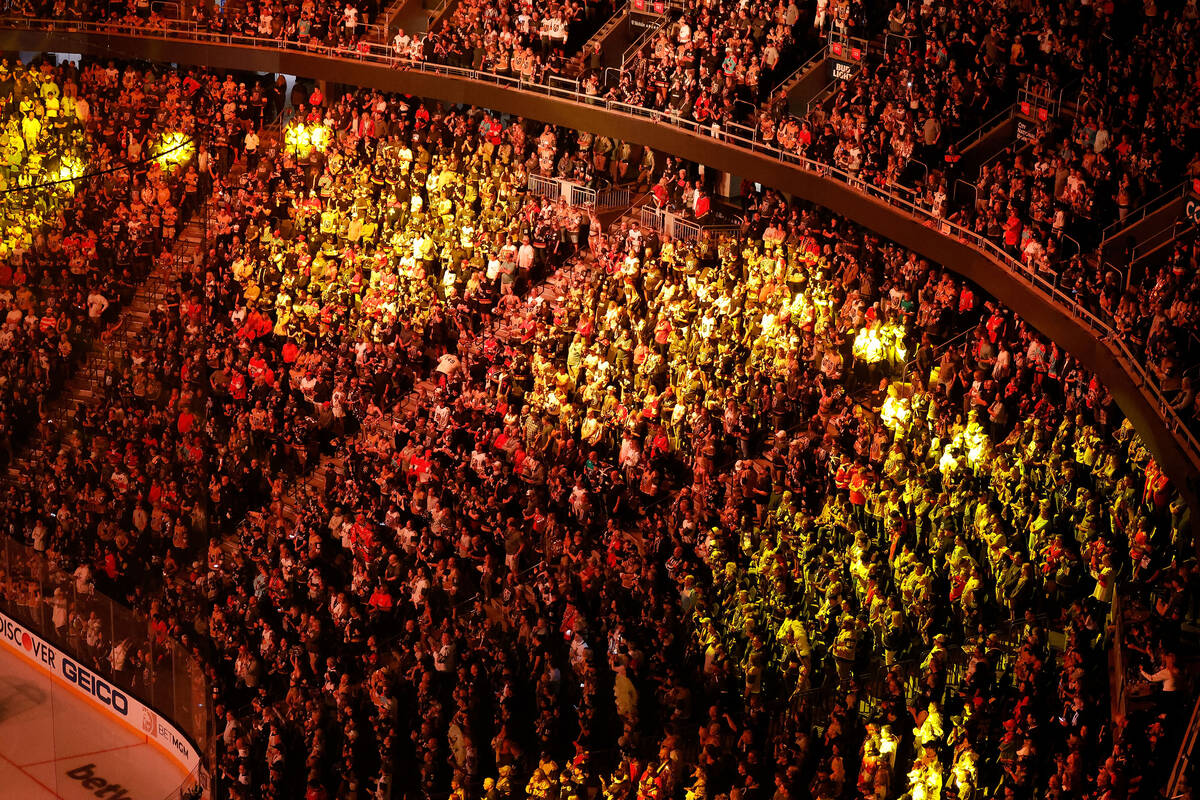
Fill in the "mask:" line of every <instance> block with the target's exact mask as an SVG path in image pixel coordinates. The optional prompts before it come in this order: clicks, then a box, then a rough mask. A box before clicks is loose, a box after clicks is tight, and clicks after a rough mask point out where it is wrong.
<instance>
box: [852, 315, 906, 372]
mask: <svg viewBox="0 0 1200 800" xmlns="http://www.w3.org/2000/svg"><path fill="white" fill-rule="evenodd" d="M904 334H905V330H904V326H903V325H896V324H893V323H890V322H888V323H883V324H879V325H870V326H867V327H865V328H862V329H861V330H859V332H858V334H857V335H856V336H855V337H854V345H853V351H854V357H855V358H857V359H858V360H859V361H865V362H866V363H868V364H877V363H879V362H880V361H883V360H884V359H885V358H887V357H888V356H889V353H890V354H891V355H892V356H893V357H894V358H895V360H897V361H903V360H904V358H905V357H906V356H907V355H908V350H907V348H905V346H904Z"/></svg>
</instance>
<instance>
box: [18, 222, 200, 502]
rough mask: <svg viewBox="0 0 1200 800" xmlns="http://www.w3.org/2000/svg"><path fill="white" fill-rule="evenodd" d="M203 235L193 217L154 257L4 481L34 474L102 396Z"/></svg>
mask: <svg viewBox="0 0 1200 800" xmlns="http://www.w3.org/2000/svg"><path fill="white" fill-rule="evenodd" d="M202 236H203V227H202V226H201V225H200V223H199V222H197V221H196V220H195V218H194V217H193V219H191V220H189V221H188V222H187V223H186V224H185V225H184V226H183V228H182V229H181V230H180V232H179V234H178V235H177V237H176V239H175V241H174V242H173V243H172V247H171V248H170V249H169V250H167V251H165V252H164V253H163V254H161V255H160V256H159V257H158V258H157V259H155V263H154V267H153V268H152V269H151V271H150V273H149V274H148V275H146V277H145V278H144V279H143V280H142V282H141V283H140V284H139V285H138V288H137V290H136V291H135V293H134V296H133V299H132V300H130V302H129V303H128V304H126V305H125V306H124V307H123V308H121V310H120V313H119V315H118V317H117V320H116V321H115V322H114V323H113V324H112V325H110V326H109V327H108V329H107V330H106V332H105V333H104V334H103V335H101V336H96V337H93V338H92V339H91V341H90V343H89V344H88V345H87V346H86V348H85V351H84V352H83V353H82V355H81V358H80V359H79V361H78V362H77V363H76V365H75V369H74V370H73V371H72V373H71V375H70V376H69V377H68V378H67V379H66V381H65V382H64V384H63V387H62V390H61V391H60V392H59V393H58V395H57V397H55V398H54V399H53V400H51V401H50V402H49V403H48V404H47V405H46V406H45V408H44V409H43V413H42V417H43V419H44V420H45V424H44V425H39V426H38V428H37V429H36V430H35V431H34V432H33V434H32V435H31V436H30V438H29V439H28V440H27V441H26V442H25V443H24V445H23V446H22V447H21V448H18V450H17V452H16V453H14V458H13V461H12V463H10V464H9V465H8V468H7V470H6V473H5V474H3V475H0V481H6V482H8V483H9V484H12V483H13V482H14V481H17V480H18V479H19V478H20V477H21V476H22V475H25V474H29V473H30V471H31V468H32V465H33V464H35V463H38V462H40V461H44V460H45V459H46V458H47V457H48V456H49V455H50V454H51V453H52V452H54V449H53V445H52V443H51V442H50V441H48V440H47V438H46V436H47V434H49V435H50V436H53V437H56V438H57V437H58V436H59V435H61V434H62V433H63V432H64V431H66V430H67V429H68V428H69V427H70V426H71V419H72V417H74V415H75V414H76V413H77V412H78V411H79V409H81V408H85V407H88V406H91V405H95V404H97V403H100V402H102V401H103V399H104V392H103V387H104V384H105V378H106V376H107V373H108V372H109V370H110V369H111V368H112V366H113V365H114V364H116V363H118V362H119V360H120V359H121V358H122V357H123V356H124V355H125V354H126V353H128V352H129V351H130V350H131V349H133V347H134V346H136V343H137V341H138V340H139V339H140V338H141V334H142V332H143V331H145V330H146V329H147V328H148V327H149V325H150V312H151V311H152V310H153V309H154V308H155V307H156V306H158V305H159V303H160V302H161V301H162V300H163V299H164V298H165V297H166V296H167V295H168V293H169V291H170V287H171V285H172V284H173V282H174V281H175V279H176V278H177V276H178V269H177V267H176V263H175V262H176V260H177V259H178V258H179V257H180V255H181V253H183V252H185V251H187V250H188V249H189V248H191V247H192V246H193V243H194V242H196V241H199V239H198V238H197V237H202Z"/></svg>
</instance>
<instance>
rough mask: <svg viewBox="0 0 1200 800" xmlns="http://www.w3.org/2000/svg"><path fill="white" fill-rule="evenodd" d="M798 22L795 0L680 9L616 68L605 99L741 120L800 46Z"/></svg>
mask: <svg viewBox="0 0 1200 800" xmlns="http://www.w3.org/2000/svg"><path fill="white" fill-rule="evenodd" d="M806 21H807V20H805V21H804V22H806ZM804 22H802V20H801V10H800V6H799V5H797V3H796V2H795V0H788V2H787V3H782V2H780V3H777V4H775V5H771V4H769V3H733V2H720V3H699V2H689V3H685V4H684V7H683V10H682V13H681V15H680V16H679V17H678V18H677V19H675V20H674V21H672V22H671V23H670V24H668V25H664V26H663V27H662V28H661V29H660V30H659V31H658V32H657V34H655V35H654V36H653V37H651V38H649V39H648V40H647V41H646V43H645V45H644V46H643V48H642V50H641V51H639V52H637V53H634V54H633V55H632V56H631V57H630V59H629V60H628V61H627V62H626V63H625V64H623V65H622V72H621V76H620V81H619V83H618V84H617V85H616V86H613V87H610V88H609V89H608V92H607V96H608V97H611V98H613V99H617V100H620V101H622V102H626V103H633V104H635V105H640V106H644V107H646V108H654V109H659V110H662V111H668V112H670V113H672V114H675V115H678V116H682V117H686V118H689V119H694V120H696V121H697V122H714V121H715V122H720V121H725V120H732V119H735V118H745V117H746V116H747V114H746V111H745V108H749V109H751V110H753V109H754V108H756V107H757V106H758V104H759V100H760V98H761V97H762V94H763V92H764V90H767V89H769V88H771V87H772V86H774V85H775V84H776V83H777V82H778V80H779V78H780V77H781V75H780V72H781V64H782V63H788V62H787V56H789V55H792V50H793V49H794V48H795V47H796V46H797V44H798V43H799V42H803V41H806V40H807V34H806V28H807V26H806V25H805V24H804ZM739 103H741V104H744V106H745V108H741V109H739V108H738V104H739Z"/></svg>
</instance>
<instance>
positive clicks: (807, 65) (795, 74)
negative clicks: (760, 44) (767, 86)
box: [771, 44, 829, 95]
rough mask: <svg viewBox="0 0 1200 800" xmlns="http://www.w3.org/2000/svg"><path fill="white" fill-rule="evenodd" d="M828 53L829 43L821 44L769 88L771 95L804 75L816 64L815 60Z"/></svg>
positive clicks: (822, 57)
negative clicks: (774, 85)
mask: <svg viewBox="0 0 1200 800" xmlns="http://www.w3.org/2000/svg"><path fill="white" fill-rule="evenodd" d="M828 54H829V45H828V44H823V45H821V49H820V50H818V51H817V52H815V53H813V54H812V56H811V57H810V58H809V59H808V60H807V61H805V62H804V63H803V64H801V65H800V66H798V67H796V69H795V70H793V71H792V73H791V74H790V75H788V76H787V77H786V78H784V79H783V80H782V81H780V82H779V84H778V85H777V86H776V87H775V88H774V89H772V90H771V94H772V95H775V94H779V93H780V92H782V91H783V90H784V87H785V86H787V85H788V84H789V83H791V82H792V81H794V80H800V76H802V75H804V73H806V72H808V71H809V70H810V69H812V68H813V67H814V66H816V64H817V62H819V61H821V60H822V59H824V58H825V56H827V55H828Z"/></svg>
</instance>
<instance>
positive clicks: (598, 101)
mask: <svg viewBox="0 0 1200 800" xmlns="http://www.w3.org/2000/svg"><path fill="white" fill-rule="evenodd" d="M0 27H7V28H18V29H21V28H23V29H27V30H35V31H49V32H60V33H97V34H102V35H107V36H113V35H117V36H120V35H125V36H133V37H139V38H143V39H147V38H149V39H153V38H159V39H162V40H165V41H178V40H185V41H199V42H206V43H209V44H220V45H233V46H239V47H257V48H263V49H267V50H275V51H278V50H281V49H282V50H293V51H297V52H304V53H310V54H313V55H317V56H325V57H330V58H338V59H346V60H353V61H363V62H371V63H376V64H379V65H381V66H388V67H392V68H395V69H403V70H409V71H412V72H424V73H431V74H436V75H445V76H449V77H455V78H463V79H467V80H473V81H480V82H484V83H488V84H492V85H498V86H505V87H509V88H512V89H517V90H519V91H525V92H531V93H534V94H541V95H545V96H547V97H554V98H557V99H561V100H567V101H571V102H575V103H581V104H585V105H591V106H603V107H604V108H605V109H606V110H608V111H610V112H614V113H618V114H627V115H629V116H632V117H638V118H642V119H649V120H651V121H653V122H656V123H663V124H667V125H671V126H673V127H676V128H679V129H681V130H684V131H687V132H690V133H694V134H696V135H699V136H706V137H710V138H712V139H714V140H716V141H720V142H724V143H726V144H728V145H733V146H735V147H739V148H742V149H744V150H748V151H751V152H755V153H763V154H766V155H770V156H772V157H774V158H776V159H778V160H779V161H782V162H784V163H787V164H793V165H795V166H798V167H800V168H802V169H805V170H808V171H810V172H813V173H815V174H817V175H820V176H821V177H825V178H830V179H834V180H839V181H841V182H843V183H846V184H848V185H849V186H851V187H852V188H855V189H857V190H858V191H860V192H862V193H864V194H866V195H868V196H870V197H874V198H876V199H878V200H881V201H883V202H885V203H888V204H889V205H891V206H893V207H894V208H898V209H900V210H902V211H905V212H907V213H908V214H909V215H910V216H912V217H913V218H914V219H915V220H917V221H919V222H921V223H923V224H925V225H927V226H928V227H930V228H931V229H933V230H935V231H937V232H939V233H941V234H942V235H943V236H949V237H952V238H954V239H957V240H958V241H960V242H962V243H964V244H967V245H970V246H972V247H974V248H976V249H978V250H980V251H982V252H983V253H984V254H986V255H988V256H989V257H991V258H992V259H993V260H995V261H996V262H998V263H999V264H1000V265H1001V266H1002V267H1003V268H1004V269H1005V270H1006V271H1007V272H1009V273H1010V274H1011V275H1013V276H1014V277H1016V278H1017V279H1019V280H1021V281H1022V282H1024V283H1025V284H1026V285H1027V286H1029V287H1030V288H1032V289H1034V290H1035V291H1037V292H1039V293H1040V294H1042V295H1044V296H1045V297H1046V298H1047V299H1048V300H1051V301H1053V302H1055V303H1057V304H1058V305H1059V306H1061V307H1062V308H1064V309H1065V310H1067V311H1068V312H1069V313H1070V314H1071V315H1072V317H1074V318H1075V319H1076V320H1077V321H1078V322H1079V323H1080V324H1082V325H1085V326H1086V327H1087V328H1088V329H1089V330H1090V331H1091V332H1092V334H1093V335H1094V336H1095V337H1096V338H1097V339H1098V340H1099V341H1101V342H1102V343H1103V344H1104V345H1105V346H1106V347H1107V349H1108V350H1109V351H1110V352H1111V353H1112V354H1113V356H1114V357H1115V358H1117V359H1118V361H1120V362H1123V366H1124V367H1125V370H1126V372H1128V373H1129V375H1130V377H1131V378H1133V380H1134V382H1135V383H1136V384H1137V385H1138V388H1139V389H1141V390H1142V391H1143V394H1145V395H1146V396H1147V399H1149V400H1151V401H1152V402H1153V404H1154V405H1155V406H1156V408H1157V410H1158V413H1159V416H1160V417H1161V418H1162V420H1163V422H1164V423H1165V424H1166V426H1167V427H1168V429H1170V430H1171V432H1172V433H1173V434H1174V436H1175V438H1176V439H1177V440H1178V441H1179V443H1180V445H1181V446H1182V447H1183V448H1184V450H1185V451H1186V454H1187V456H1188V458H1189V459H1190V460H1191V461H1192V463H1193V464H1195V465H1197V466H1200V441H1197V439H1196V436H1195V435H1194V434H1193V433H1192V431H1191V430H1190V429H1189V428H1188V427H1187V425H1185V424H1184V421H1183V420H1182V419H1181V418H1180V416H1179V414H1178V413H1176V411H1175V409H1173V408H1172V407H1171V404H1170V402H1168V400H1167V398H1166V397H1165V396H1164V395H1163V393H1162V390H1161V389H1160V388H1159V386H1158V384H1157V383H1156V382H1155V381H1154V380H1153V378H1152V376H1151V373H1150V372H1149V371H1148V370H1147V369H1146V367H1145V366H1144V365H1143V364H1142V363H1141V362H1140V361H1139V360H1138V358H1137V357H1135V356H1134V355H1133V353H1131V352H1130V350H1129V347H1128V346H1127V344H1126V342H1125V340H1124V338H1123V337H1121V336H1120V335H1119V334H1118V333H1117V331H1116V330H1114V329H1113V327H1112V325H1110V324H1109V323H1108V322H1106V321H1105V320H1103V319H1101V318H1100V317H1099V316H1097V315H1096V314H1095V313H1093V312H1092V311H1091V310H1090V309H1088V308H1086V307H1084V306H1083V305H1082V304H1080V303H1079V302H1078V301H1077V300H1076V299H1075V298H1074V297H1072V296H1071V295H1068V294H1066V293H1065V292H1063V291H1062V290H1061V289H1059V288H1058V287H1057V286H1055V285H1054V283H1053V282H1052V281H1050V280H1047V279H1046V277H1045V276H1043V275H1040V274H1038V272H1037V271H1036V270H1033V269H1031V268H1030V267H1029V266H1027V265H1025V264H1022V263H1021V262H1020V261H1019V260H1017V259H1015V258H1013V257H1012V256H1010V255H1009V254H1008V253H1006V252H1005V251H1004V250H1003V249H1001V248H1000V247H999V246H998V245H996V244H995V243H994V242H992V241H991V240H989V239H987V238H985V237H983V236H980V235H979V234H977V233H975V232H974V231H972V230H970V229H968V228H964V227H962V226H960V225H956V224H954V223H952V222H949V221H947V220H945V219H942V218H941V217H937V216H934V215H933V214H932V213H931V212H930V211H929V210H928V209H926V208H924V207H923V206H921V205H918V204H916V203H914V202H912V201H910V200H907V199H905V198H903V197H901V196H899V195H897V194H894V193H892V192H889V191H887V190H885V189H882V188H880V187H878V186H874V185H872V184H870V183H868V182H866V181H864V180H862V179H860V178H857V177H855V176H853V175H851V174H850V173H848V172H846V171H844V170H841V169H839V168H837V167H834V166H832V165H830V164H825V163H823V162H820V161H815V160H813V159H811V158H808V157H806V156H803V155H800V154H798V153H793V152H789V151H785V150H781V149H780V148H778V147H776V146H775V145H774V144H768V143H766V142H762V141H758V139H757V137H755V138H747V137H746V136H744V135H742V134H740V133H734V132H733V131H732V130H731V129H729V128H727V127H726V126H723V125H722V124H721V123H720V122H715V121H714V122H711V123H698V122H695V121H694V120H690V119H687V118H685V117H682V116H680V115H678V114H675V113H672V112H669V111H662V110H659V109H652V108H644V107H642V106H637V105H633V104H631V103H622V102H619V101H616V100H607V99H604V98H602V97H599V96H597V95H592V94H588V93H587V92H584V91H581V90H580V89H579V83H578V81H576V82H574V85H573V86H569V85H568V86H552V85H549V84H544V83H538V82H534V81H530V80H526V79H524V78H522V77H520V76H511V75H500V74H497V73H494V72H486V71H483V70H473V69H467V68H463V67H453V66H449V65H445V64H434V63H429V62H426V61H414V60H412V59H402V58H397V57H396V56H395V54H394V53H393V52H392V49H391V48H390V47H389V46H386V45H383V44H378V43H374V42H365V41H364V42H361V43H359V45H358V47H356V48H343V47H332V46H329V45H324V44H318V43H312V42H286V41H285V42H281V41H279V40H277V39H264V38H260V37H256V36H242V35H237V34H226V33H214V32H211V31H207V30H204V29H202V28H200V27H199V26H197V25H196V24H195V23H192V22H179V21H168V22H167V23H165V24H164V25H162V26H160V27H158V28H148V27H146V26H140V25H127V24H121V23H99V22H84V21H73V20H58V19H55V20H47V19H34V18H26V17H11V16H10V17H0ZM738 127H740V128H742V130H743V131H744V130H745V126H738Z"/></svg>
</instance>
